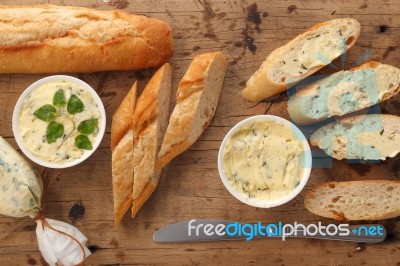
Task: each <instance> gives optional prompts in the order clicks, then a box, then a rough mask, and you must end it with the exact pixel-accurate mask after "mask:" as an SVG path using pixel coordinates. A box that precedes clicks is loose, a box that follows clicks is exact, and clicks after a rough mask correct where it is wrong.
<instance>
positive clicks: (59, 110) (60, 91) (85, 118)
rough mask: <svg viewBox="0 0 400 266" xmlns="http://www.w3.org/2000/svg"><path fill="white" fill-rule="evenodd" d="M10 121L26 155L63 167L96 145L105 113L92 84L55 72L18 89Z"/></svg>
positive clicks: (100, 134)
mask: <svg viewBox="0 0 400 266" xmlns="http://www.w3.org/2000/svg"><path fill="white" fill-rule="evenodd" d="M12 122H13V132H14V136H15V139H16V141H17V143H18V146H19V147H20V148H21V150H22V152H23V153H24V154H25V155H26V156H27V157H28V158H29V159H31V160H32V161H34V162H35V163H37V164H40V165H42V166H45V167H50V168H67V167H71V166H74V165H77V164H79V163H81V162H82V161H84V160H86V159H87V158H88V157H89V156H90V155H92V154H93V152H94V151H95V150H96V148H97V147H98V146H99V145H100V142H101V140H102V138H103V135H104V131H105V127H106V115H105V110H104V106H103V103H102V102H101V99H100V97H99V96H98V95H97V93H96V91H95V90H94V89H93V88H92V87H90V86H89V85H88V84H87V83H85V82H84V81H82V80H80V79H77V78H74V77H71V76H64V75H57V76H50V77H47V78H43V79H40V80H38V81H36V82H35V83H33V84H32V85H30V86H29V87H28V88H27V89H26V90H25V91H24V92H23V93H22V95H21V97H20V98H19V99H18V102H17V104H16V106H15V109H14V113H13V121H12Z"/></svg>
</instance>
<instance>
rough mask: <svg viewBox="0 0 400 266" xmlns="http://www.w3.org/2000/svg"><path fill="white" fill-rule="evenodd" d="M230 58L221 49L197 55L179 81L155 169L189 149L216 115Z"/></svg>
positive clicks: (160, 167)
mask: <svg viewBox="0 0 400 266" xmlns="http://www.w3.org/2000/svg"><path fill="white" fill-rule="evenodd" d="M226 68H227V60H226V59H225V56H224V55H223V54H222V53H221V52H214V53H206V54H201V55H198V56H196V57H195V58H194V59H193V61H192V63H191V64H190V66H189V69H188V70H187V71H186V74H185V75H184V77H183V79H182V80H181V82H180V83H179V86H178V91H177V94H176V106H175V108H174V110H173V112H172V115H171V117H170V120H169V124H168V128H167V132H166V133H165V138H164V141H163V144H162V146H161V150H160V153H159V155H158V161H157V165H156V169H157V170H158V171H160V170H161V169H162V168H163V167H164V166H165V165H166V164H167V163H168V162H170V161H171V160H172V159H173V158H175V157H176V156H178V155H179V154H181V153H182V152H183V151H185V150H186V149H187V148H189V147H190V146H191V145H192V144H193V143H194V142H195V141H196V140H197V139H198V138H199V137H200V135H201V134H202V133H203V131H204V130H205V129H206V128H207V126H208V124H209V123H210V121H211V118H212V117H213V116H214V113H215V110H216V108H217V104H218V99H219V96H220V93H221V89H222V85H223V82H224V76H225V71H226Z"/></svg>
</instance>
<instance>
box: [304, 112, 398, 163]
mask: <svg viewBox="0 0 400 266" xmlns="http://www.w3.org/2000/svg"><path fill="white" fill-rule="evenodd" d="M310 143H311V145H313V146H318V147H319V148H321V149H322V150H324V152H325V153H326V154H328V155H329V156H332V157H333V158H335V159H338V160H341V159H345V158H346V159H361V160H385V159H386V158H387V157H394V156H396V154H398V153H399V152H400V117H398V116H394V115H387V114H383V115H378V114H370V115H357V116H351V117H346V118H343V119H340V120H338V121H337V122H333V123H330V124H327V125H325V126H323V127H321V128H319V129H318V130H317V131H315V132H314V133H313V134H312V136H311V139H310Z"/></svg>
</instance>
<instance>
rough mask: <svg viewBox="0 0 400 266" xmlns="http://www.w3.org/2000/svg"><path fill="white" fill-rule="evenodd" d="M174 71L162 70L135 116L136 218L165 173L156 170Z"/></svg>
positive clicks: (153, 81) (155, 77)
mask: <svg viewBox="0 0 400 266" xmlns="http://www.w3.org/2000/svg"><path fill="white" fill-rule="evenodd" d="M171 83H172V67H171V66H170V65H169V64H165V65H164V66H162V67H161V68H160V69H159V70H157V72H156V73H155V74H154V75H153V77H152V78H151V79H150V81H149V82H148V83H147V85H146V87H145V89H144V91H143V93H142V94H141V95H140V97H139V99H138V101H137V104H136V109H135V113H134V116H133V125H132V128H133V165H134V169H133V178H134V181H133V186H132V188H131V191H132V217H135V216H136V213H137V212H138V211H139V209H140V208H141V207H142V206H143V204H144V203H145V202H146V201H147V199H148V198H149V197H150V196H151V194H152V193H153V191H154V190H155V188H156V186H157V184H158V181H159V178H160V174H161V169H159V170H157V171H156V170H155V163H156V160H157V156H158V152H159V150H160V147H161V143H162V140H163V138H164V134H165V130H166V129H167V125H168V116H169V105H170V98H171Z"/></svg>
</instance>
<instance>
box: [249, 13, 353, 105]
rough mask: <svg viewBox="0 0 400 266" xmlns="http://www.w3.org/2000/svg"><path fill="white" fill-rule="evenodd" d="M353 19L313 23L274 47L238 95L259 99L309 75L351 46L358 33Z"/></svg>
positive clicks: (286, 87) (250, 99)
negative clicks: (288, 40) (277, 46)
mask: <svg viewBox="0 0 400 266" xmlns="http://www.w3.org/2000/svg"><path fill="white" fill-rule="evenodd" d="M360 28H361V27H360V24H359V23H358V21H356V20H355V19H350V18H343V19H333V20H330V21H327V22H323V23H320V24H317V25H315V26H313V27H311V28H310V29H308V30H307V31H306V32H304V33H303V34H300V35H299V36H297V37H296V38H294V39H293V40H291V41H290V42H289V43H287V44H286V45H284V46H282V47H280V48H277V49H275V50H274V51H272V53H271V54H270V55H269V56H268V57H267V59H266V60H265V61H264V63H263V64H262V65H261V67H260V68H259V69H258V70H257V71H256V72H255V73H254V74H253V75H252V76H251V77H250V79H249V80H248V81H247V84H246V88H245V89H244V90H243V92H242V95H243V97H244V98H246V99H247V100H249V101H259V100H263V99H265V98H268V97H271V96H273V95H275V94H278V93H281V92H283V91H285V90H287V89H288V88H290V87H292V86H293V85H295V84H296V83H298V82H299V81H301V80H302V79H304V78H306V77H308V76H310V75H312V74H313V73H314V72H316V71H318V70H319V69H321V68H322V67H324V66H326V65H328V64H329V63H331V62H332V61H333V60H334V59H336V58H337V57H339V56H340V55H341V54H344V53H345V52H346V50H347V49H349V48H350V47H352V46H353V45H354V43H355V42H356V40H357V39H358V36H359V35H360Z"/></svg>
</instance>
